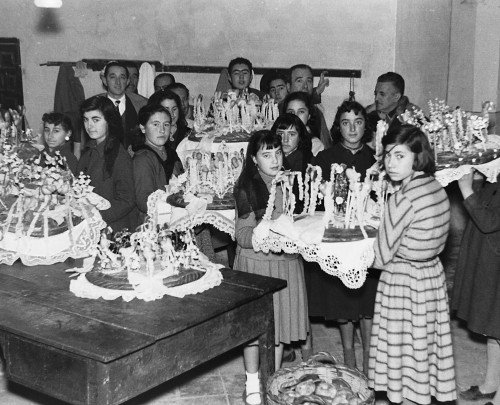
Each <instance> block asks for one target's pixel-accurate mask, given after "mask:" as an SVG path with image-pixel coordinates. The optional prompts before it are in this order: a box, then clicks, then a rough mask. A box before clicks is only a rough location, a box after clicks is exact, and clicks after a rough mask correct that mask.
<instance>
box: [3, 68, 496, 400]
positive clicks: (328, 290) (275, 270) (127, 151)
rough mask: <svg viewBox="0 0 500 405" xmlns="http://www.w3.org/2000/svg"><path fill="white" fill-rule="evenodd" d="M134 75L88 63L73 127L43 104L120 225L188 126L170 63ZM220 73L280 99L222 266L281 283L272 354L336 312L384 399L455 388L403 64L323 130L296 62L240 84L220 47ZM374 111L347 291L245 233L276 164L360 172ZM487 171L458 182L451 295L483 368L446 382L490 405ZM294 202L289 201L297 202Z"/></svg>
mask: <svg viewBox="0 0 500 405" xmlns="http://www.w3.org/2000/svg"><path fill="white" fill-rule="evenodd" d="M138 74H139V71H138V69H137V67H134V66H127V65H124V64H123V63H121V62H110V63H108V64H107V65H106V67H105V69H104V71H103V74H102V82H103V85H104V87H105V88H106V92H105V93H103V94H99V95H96V96H93V97H91V98H89V99H87V100H85V101H84V102H83V103H82V104H81V106H80V114H81V121H82V124H83V125H82V129H83V130H82V129H80V128H73V124H72V122H71V120H70V119H69V118H68V117H66V116H64V114H61V113H53V112H52V113H46V114H44V115H43V117H42V120H43V140H44V146H45V149H44V150H45V152H47V153H48V154H49V155H53V154H54V153H56V152H58V153H60V154H61V155H62V156H64V157H66V162H67V165H68V168H69V169H70V170H71V171H72V172H73V173H74V174H75V175H77V174H79V173H80V172H83V173H84V174H87V175H88V176H90V178H91V185H92V186H93V187H94V191H95V192H96V193H98V194H99V195H101V196H102V197H104V198H106V199H107V200H108V201H109V202H110V204H111V207H110V208H109V209H108V210H106V211H103V212H102V216H103V219H104V220H105V221H106V223H107V224H108V225H109V226H110V227H111V228H112V229H113V230H115V231H118V230H121V229H122V228H129V229H133V228H134V227H136V226H137V225H138V224H140V223H141V222H142V221H144V219H145V216H146V215H147V198H148V196H149V195H150V194H151V193H152V192H154V191H155V190H158V189H164V187H165V186H166V185H167V184H168V183H169V180H170V179H171V177H172V176H173V175H177V174H179V173H182V171H183V167H182V163H181V161H180V159H179V157H178V156H177V153H176V147H177V146H178V145H179V143H180V142H181V141H182V140H183V139H184V138H185V137H186V136H187V135H188V134H189V131H190V128H191V127H192V119H193V115H192V114H193V111H192V106H191V105H190V103H189V99H190V95H189V90H188V87H187V86H186V85H184V84H182V83H178V82H176V81H175V77H174V76H173V75H172V74H170V73H161V74H159V75H157V76H156V78H155V80H154V88H155V93H154V94H153V95H152V96H151V97H150V98H149V99H145V98H144V97H142V96H140V95H138V94H137V80H138ZM225 77H226V79H227V80H226V82H224V80H223V81H222V84H223V85H224V86H225V88H223V89H221V88H218V90H227V89H233V90H234V91H236V92H238V93H239V94H240V95H243V94H246V93H253V94H256V95H258V96H259V97H260V98H263V97H271V98H273V99H274V100H275V101H276V102H278V105H279V108H280V116H279V118H278V119H277V120H276V121H275V123H274V125H273V126H272V128H271V129H270V130H262V131H257V132H255V133H254V134H252V136H251V138H250V140H249V143H248V149H247V153H246V160H245V162H244V166H243V170H242V173H241V175H240V177H239V179H238V181H237V183H236V186H235V190H234V196H235V201H236V213H235V219H236V223H235V229H236V235H235V236H236V257H235V260H234V264H233V268H234V269H236V270H241V271H246V272H251V273H256V274H261V275H266V276H272V277H278V278H282V279H285V280H286V281H287V283H288V285H287V288H286V289H284V290H282V291H280V292H278V293H276V294H275V296H274V318H275V345H276V351H275V354H276V356H275V360H276V368H277V369H279V368H280V367H281V365H282V360H283V353H284V349H285V346H286V345H290V344H292V343H294V342H299V343H301V344H302V353H303V356H304V357H307V356H308V355H309V354H310V353H311V352H312V348H313V346H312V343H313V341H312V336H311V328H310V322H309V317H310V316H315V317H321V318H323V319H325V320H335V321H337V322H338V324H339V327H340V331H341V338H342V348H343V353H344V362H345V363H346V365H348V366H350V367H359V368H360V369H361V370H362V371H363V372H364V373H365V374H366V375H367V377H368V379H369V384H370V386H371V387H372V388H373V389H374V390H376V391H383V392H386V393H387V398H388V399H389V401H390V402H394V403H400V402H402V401H404V400H409V401H412V402H415V403H418V404H430V403H431V401H433V400H437V401H440V402H442V401H443V402H446V401H453V400H455V399H456V398H457V393H456V385H455V370H454V358H453V347H452V340H451V330H450V311H449V307H448V296H447V290H446V287H445V278H444V271H443V266H442V264H441V262H440V260H439V254H440V253H441V252H442V251H443V249H444V245H445V242H446V238H447V235H448V230H449V226H450V204H449V201H448V197H447V195H446V192H445V191H444V189H443V188H442V187H441V186H440V184H439V183H438V182H437V181H436V180H435V179H434V176H433V175H434V173H435V170H436V165H435V162H434V153H433V151H432V150H431V146H430V144H429V141H428V140H427V137H426V136H425V134H424V133H422V132H421V131H420V130H419V129H418V128H416V127H413V126H410V125H405V124H401V123H400V122H399V120H398V119H397V117H398V115H399V114H401V113H402V112H404V111H405V109H407V108H409V107H410V106H411V103H410V102H409V99H408V97H407V96H406V95H405V94H404V91H405V83H404V80H403V78H402V77H401V76H400V75H399V74H397V73H394V72H388V73H385V74H382V75H381V76H380V77H379V78H378V80H377V83H376V86H375V91H374V94H375V100H374V103H373V104H372V105H370V106H367V107H366V108H365V107H364V106H362V105H361V104H359V103H358V102H356V101H354V100H346V101H345V102H343V103H342V104H341V105H340V106H339V107H338V109H337V111H336V115H335V118H334V121H333V125H332V127H331V129H328V128H327V125H326V121H325V118H324V111H323V110H322V107H321V94H322V93H323V91H325V89H326V87H327V86H328V79H326V78H325V76H324V75H321V77H320V80H319V82H318V85H317V86H316V87H314V85H313V83H314V81H313V80H314V77H313V70H312V69H311V67H309V66H308V65H305V64H298V65H295V66H293V67H292V68H290V69H289V70H288V71H272V72H269V73H267V74H266V75H264V76H263V78H262V80H261V86H260V87H261V88H260V90H258V89H255V88H252V87H250V86H251V83H252V79H253V74H252V64H251V63H250V61H248V60H247V59H244V58H236V59H234V60H232V61H231V62H230V64H229V66H228V69H227V75H226V76H225ZM220 83H221V82H220ZM224 86H223V87H224ZM24 117H25V114H24V111H22V110H21V111H12V110H10V111H2V120H5V121H9V122H12V123H13V124H14V125H16V126H20V125H22V121H23V118H24ZM381 119H382V120H385V121H386V122H387V123H388V124H389V127H388V131H387V135H386V136H385V137H384V138H383V147H384V159H383V166H384V168H385V171H386V172H387V175H388V178H389V180H390V181H392V182H393V183H394V185H395V186H396V189H397V191H396V192H394V194H392V195H391V196H390V198H389V200H388V202H387V204H386V206H385V212H384V215H383V220H382V222H381V225H380V228H379V230H378V235H377V237H376V241H375V244H374V247H375V262H374V264H373V266H372V268H370V269H369V272H368V277H367V280H366V283H365V284H364V285H363V287H362V288H360V289H358V290H351V289H349V288H347V287H346V286H344V285H343V284H342V282H341V281H340V280H339V279H337V278H335V277H332V276H330V275H327V274H326V273H325V272H323V271H322V270H321V269H320V268H319V266H318V265H317V264H314V263H304V261H303V260H302V258H301V257H300V256H299V255H297V254H285V253H282V254H275V253H267V254H265V253H263V252H255V251H254V250H253V247H252V234H253V232H258V228H259V226H263V222H262V218H263V216H264V212H265V210H266V206H267V202H268V198H269V191H270V187H271V183H272V181H273V179H274V178H275V177H276V175H277V174H278V173H279V172H280V171H281V170H283V169H290V170H294V171H301V172H303V173H304V172H305V170H306V167H307V165H308V164H309V163H312V164H314V165H318V166H320V167H321V168H322V172H323V174H324V176H325V180H328V176H329V173H330V166H331V164H333V163H344V164H346V165H347V166H349V167H354V168H355V169H356V171H358V172H359V173H360V174H361V176H362V178H361V180H363V177H364V176H365V174H366V171H367V169H368V168H370V167H371V166H372V165H373V163H374V162H375V159H374V151H373V144H372V142H373V134H374V130H375V127H376V123H377V121H378V120H381ZM24 125H26V123H24ZM474 179H475V180H474ZM499 184H500V183H499V182H497V183H485V182H484V179H481V178H479V176H478V174H477V173H476V174H474V173H472V172H471V173H470V174H467V175H466V176H464V178H462V179H461V180H460V181H459V187H460V190H461V192H462V194H463V197H464V206H465V208H466V209H467V212H468V213H469V214H470V221H469V224H468V226H467V229H466V231H465V233H464V240H463V244H464V247H466V248H464V249H461V250H460V259H459V263H460V265H459V268H458V269H457V273H456V280H455V288H454V292H453V299H452V307H453V309H456V310H457V314H458V316H459V317H460V318H461V319H464V320H465V321H467V322H468V325H469V328H470V330H471V331H473V332H475V333H479V334H482V335H485V336H487V338H488V344H487V354H488V366H487V372H486V376H485V381H484V383H483V384H482V385H480V386H472V387H470V388H469V389H468V390H467V391H464V392H462V393H460V395H461V396H462V397H463V398H465V399H469V400H481V399H489V400H491V401H492V402H491V403H492V404H494V405H500V394H498V393H497V392H498V389H499V388H500V293H499V291H500V273H499V272H498V268H499V263H500V261H499V257H500V247H499V246H500V245H499V243H498V241H499V240H500V193H497V191H499V188H500V186H499ZM282 198H283V196H282V194H281V191H280V188H277V191H276V203H275V208H274V211H273V213H272V217H273V218H276V217H277V216H279V215H280V214H281V213H282V212H281V209H282V204H281V202H280V201H282ZM296 210H297V212H300V211H301V210H302V207H301V206H300V204H297V206H296ZM357 323H359V325H360V329H361V336H362V347H363V356H362V358H363V362H362V364H361V365H358V364H356V356H355V352H354V335H355V333H354V331H355V327H356V324H357ZM244 364H245V371H246V376H247V380H246V385H245V401H246V403H247V404H251V405H255V404H260V403H262V387H261V384H260V380H259V350H258V347H257V343H256V342H251V343H249V344H248V345H246V346H245V348H244Z"/></svg>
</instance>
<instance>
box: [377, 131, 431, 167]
mask: <svg viewBox="0 0 500 405" xmlns="http://www.w3.org/2000/svg"><path fill="white" fill-rule="evenodd" d="M392 144H396V145H406V146H408V148H409V149H410V150H411V151H412V152H413V153H415V161H414V162H413V170H415V171H422V172H424V173H427V174H434V173H435V172H436V162H435V161H434V153H433V151H432V148H431V145H430V143H429V140H428V139H427V136H426V135H425V134H424V133H423V132H422V131H421V130H420V129H419V128H417V127H415V126H413V125H409V124H402V125H391V126H390V127H389V129H388V131H387V134H386V135H385V136H384V137H383V138H382V145H383V146H384V148H385V147H386V146H387V145H392Z"/></svg>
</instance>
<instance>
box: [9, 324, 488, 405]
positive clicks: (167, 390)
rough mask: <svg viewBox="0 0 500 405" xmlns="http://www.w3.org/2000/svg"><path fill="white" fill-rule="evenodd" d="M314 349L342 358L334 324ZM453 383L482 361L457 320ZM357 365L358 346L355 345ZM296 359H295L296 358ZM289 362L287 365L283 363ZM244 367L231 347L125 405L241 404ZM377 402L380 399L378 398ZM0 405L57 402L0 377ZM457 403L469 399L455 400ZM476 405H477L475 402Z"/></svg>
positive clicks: (472, 375)
mask: <svg viewBox="0 0 500 405" xmlns="http://www.w3.org/2000/svg"><path fill="white" fill-rule="evenodd" d="M312 328H313V335H314V345H315V350H317V351H320V350H322V351H328V352H330V353H332V354H333V355H334V356H336V357H337V358H338V359H340V360H342V352H341V344H340V334H339V331H338V328H337V326H336V325H335V324H329V325H325V324H323V323H319V322H318V323H316V322H315V323H313V325H312ZM453 339H454V345H455V359H456V371H457V383H458V386H459V388H460V389H464V388H467V387H468V386H469V385H470V384H475V383H479V382H481V379H482V377H483V374H484V368H485V361H486V357H485V355H486V348H485V343H484V341H481V340H476V339H474V338H471V337H470V336H469V334H468V333H467V330H466V329H464V328H463V327H462V326H461V325H459V323H458V322H457V321H454V322H453ZM357 352H358V353H357V354H358V364H361V358H360V357H359V355H360V354H361V347H360V345H359V344H357ZM296 362H298V361H296ZM287 365H289V364H287ZM244 380H245V377H244V369H243V359H242V355H241V350H235V351H232V352H230V353H227V354H226V355H224V356H221V357H219V358H217V359H214V360H213V361H211V362H209V363H207V364H205V365H203V366H200V367H198V368H197V369H194V370H192V371H191V372H188V373H186V374H184V375H182V376H180V377H178V378H176V379H175V380H172V381H170V382H168V383H165V384H163V385H161V386H159V387H157V388H156V389H153V390H151V391H149V392H147V393H146V394H143V395H141V396H139V397H137V398H134V399H132V400H130V401H128V402H126V404H127V405H146V404H147V405H167V404H168V405H181V404H182V405H200V404H202V405H219V404H220V405H222V404H223V405H242V404H244V401H243V398H242V393H243V388H244ZM378 402H380V403H382V402H384V401H378ZM0 404H1V405H28V404H31V405H35V404H37V405H61V404H62V402H59V401H55V400H53V399H51V398H48V397H46V396H42V395H41V394H38V393H37V392H34V391H31V390H28V389H25V388H23V387H21V386H19V385H17V384H7V382H6V380H5V378H4V377H3V376H1V377H0ZM458 404H459V405H472V402H470V403H468V402H466V401H459V402H458ZM476 404H477V405H481V404H478V403H476Z"/></svg>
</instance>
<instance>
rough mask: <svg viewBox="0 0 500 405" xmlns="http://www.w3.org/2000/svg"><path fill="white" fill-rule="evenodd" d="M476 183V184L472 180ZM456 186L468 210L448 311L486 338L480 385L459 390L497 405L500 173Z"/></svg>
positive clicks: (468, 176)
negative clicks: (491, 179)
mask: <svg viewBox="0 0 500 405" xmlns="http://www.w3.org/2000/svg"><path fill="white" fill-rule="evenodd" d="M477 183H479V184H477ZM458 185H459V187H460V191H461V192H462V195H463V197H464V207H465V209H466V210H467V212H468V214H469V221H468V223H467V227H466V228H465V231H464V234H463V239H462V244H461V249H460V251H459V255H458V260H457V263H458V264H457V269H456V273H455V281H454V285H453V298H452V304H451V306H452V309H455V310H456V311H457V316H458V317H459V318H461V319H463V320H465V321H466V322H467V327H468V328H469V329H470V330H471V331H472V332H474V333H479V334H481V335H484V336H486V337H487V339H488V340H487V348H486V353H487V358H488V363H487V367H486V375H485V378H484V382H483V384H481V385H479V386H477V385H473V386H472V387H470V388H469V389H468V390H466V391H463V392H461V393H460V397H461V398H462V399H464V400H469V401H472V400H481V399H482V400H486V399H489V400H491V402H489V403H490V404H491V403H492V404H494V405H498V404H500V271H499V270H500V176H499V177H498V178H497V182H496V183H486V182H483V181H479V182H477V181H476V182H474V184H473V174H472V173H469V174H466V175H465V176H463V177H462V178H461V179H460V180H459V181H458Z"/></svg>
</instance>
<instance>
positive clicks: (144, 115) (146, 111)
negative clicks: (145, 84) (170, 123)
mask: <svg viewBox="0 0 500 405" xmlns="http://www.w3.org/2000/svg"><path fill="white" fill-rule="evenodd" d="M159 112H162V113H165V114H167V115H168V118H170V120H172V117H171V115H170V112H169V111H168V110H167V109H166V108H165V107H163V106H162V105H161V104H146V105H145V106H144V107H142V108H141V109H140V110H139V114H137V116H138V121H139V124H141V125H144V126H145V125H146V124H147V123H148V121H149V119H150V118H151V116H153V115H154V114H156V113H159Z"/></svg>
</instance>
